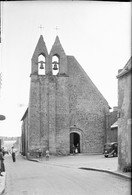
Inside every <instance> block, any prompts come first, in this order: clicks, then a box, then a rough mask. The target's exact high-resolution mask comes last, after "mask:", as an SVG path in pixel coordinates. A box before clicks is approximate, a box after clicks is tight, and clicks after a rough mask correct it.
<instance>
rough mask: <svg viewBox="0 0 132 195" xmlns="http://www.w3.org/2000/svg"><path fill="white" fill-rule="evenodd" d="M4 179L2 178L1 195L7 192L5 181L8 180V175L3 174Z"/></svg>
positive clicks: (0, 184)
mask: <svg viewBox="0 0 132 195" xmlns="http://www.w3.org/2000/svg"><path fill="white" fill-rule="evenodd" d="M2 174H3V177H2V178H1V183H0V195H2V194H3V193H4V192H5V180H6V173H5V172H3V173H2Z"/></svg>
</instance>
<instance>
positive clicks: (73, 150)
mask: <svg viewBox="0 0 132 195" xmlns="http://www.w3.org/2000/svg"><path fill="white" fill-rule="evenodd" d="M72 152H73V155H74V154H75V146H74V144H73V146H72Z"/></svg>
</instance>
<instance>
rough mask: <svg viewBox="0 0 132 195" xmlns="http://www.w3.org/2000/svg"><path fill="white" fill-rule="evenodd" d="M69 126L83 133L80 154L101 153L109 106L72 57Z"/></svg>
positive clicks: (69, 62)
mask: <svg viewBox="0 0 132 195" xmlns="http://www.w3.org/2000/svg"><path fill="white" fill-rule="evenodd" d="M68 66H69V72H68V74H69V92H70V126H74V125H75V126H76V127H77V128H79V129H81V130H82V131H83V134H84V136H83V138H84V139H83V140H82V145H83V149H82V152H89V153H94V152H96V153H100V152H101V153H102V152H103V146H104V143H105V135H106V130H107V128H108V127H107V126H106V114H108V113H109V106H108V103H107V102H106V100H105V99H104V98H103V96H102V95H101V94H100V92H99V91H98V90H97V88H96V87H95V85H94V84H93V83H92V81H91V80H90V78H89V77H88V76H87V75H86V73H85V72H84V70H83V69H82V68H81V66H80V65H79V64H78V62H77V61H76V60H75V58H74V57H68Z"/></svg>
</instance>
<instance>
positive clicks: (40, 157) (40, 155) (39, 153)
mask: <svg viewBox="0 0 132 195" xmlns="http://www.w3.org/2000/svg"><path fill="white" fill-rule="evenodd" d="M38 155H39V159H41V160H42V150H41V149H39V151H38Z"/></svg>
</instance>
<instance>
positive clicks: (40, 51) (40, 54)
mask: <svg viewBox="0 0 132 195" xmlns="http://www.w3.org/2000/svg"><path fill="white" fill-rule="evenodd" d="M47 69H48V51H47V48H46V45H45V42H44V39H43V36H42V35H41V36H40V38H39V41H38V43H37V46H36V48H35V51H34V54H33V56H32V68H31V75H39V74H42V73H43V74H46V73H47V72H48V70H47ZM42 70H43V71H42Z"/></svg>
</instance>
